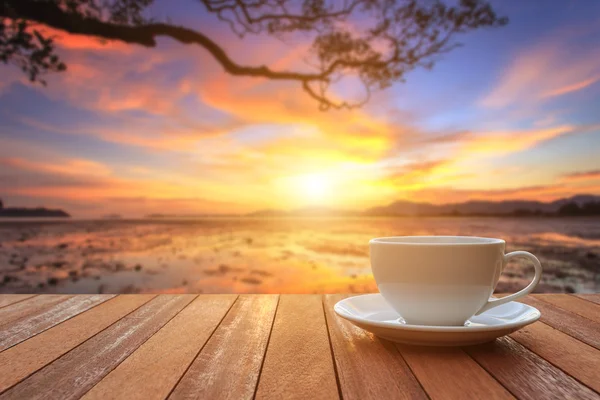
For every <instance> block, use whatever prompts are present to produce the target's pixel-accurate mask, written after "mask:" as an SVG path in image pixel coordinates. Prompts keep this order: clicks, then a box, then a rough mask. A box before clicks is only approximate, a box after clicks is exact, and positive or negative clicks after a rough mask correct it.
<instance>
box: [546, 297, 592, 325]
mask: <svg viewBox="0 0 600 400" xmlns="http://www.w3.org/2000/svg"><path fill="white" fill-rule="evenodd" d="M535 298H536V299H540V300H543V301H545V302H546V303H550V304H553V305H555V306H557V307H560V308H562V309H565V310H567V311H570V312H572V313H575V314H578V315H581V316H582V317H585V318H587V319H591V320H592V321H596V322H600V306H598V305H597V304H594V303H592V302H590V301H587V300H583V299H580V298H579V297H575V296H572V295H570V294H538V295H536V296H535Z"/></svg>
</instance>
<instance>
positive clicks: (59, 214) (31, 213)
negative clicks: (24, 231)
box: [0, 207, 71, 218]
mask: <svg viewBox="0 0 600 400" xmlns="http://www.w3.org/2000/svg"><path fill="white" fill-rule="evenodd" d="M40 217H54V218H70V217H71V216H70V215H69V214H68V213H66V212H65V211H63V210H50V209H48V208H42V207H40V208H17V207H9V208H2V209H0V218H40Z"/></svg>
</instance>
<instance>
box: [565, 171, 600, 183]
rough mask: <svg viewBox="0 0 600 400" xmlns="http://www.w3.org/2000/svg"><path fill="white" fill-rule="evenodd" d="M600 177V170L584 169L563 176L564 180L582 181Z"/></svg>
mask: <svg viewBox="0 0 600 400" xmlns="http://www.w3.org/2000/svg"><path fill="white" fill-rule="evenodd" d="M598 179H600V170H598V169H597V170H593V171H582V172H573V173H570V174H565V175H563V176H562V180H563V181H565V182H581V181H593V180H598Z"/></svg>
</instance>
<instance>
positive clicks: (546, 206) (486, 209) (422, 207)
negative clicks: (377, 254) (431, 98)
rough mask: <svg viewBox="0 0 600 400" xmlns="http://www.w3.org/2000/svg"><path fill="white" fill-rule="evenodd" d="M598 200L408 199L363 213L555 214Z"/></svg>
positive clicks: (589, 197)
mask: <svg viewBox="0 0 600 400" xmlns="http://www.w3.org/2000/svg"><path fill="white" fill-rule="evenodd" d="M597 202H600V196H593V195H577V196H573V197H570V198H566V199H560V200H555V201H553V202H549V203H543V202H540V201H529V200H508V201H497V202H494V201H483V200H471V201H466V202H462V203H449V204H431V203H415V202H411V201H404V200H402V201H396V202H393V203H391V204H389V205H387V206H381V207H373V208H370V209H368V210H366V211H365V212H364V213H363V214H364V215H369V216H383V215H397V216H400V215H406V216H418V215H423V216H426V215H431V216H434V215H515V214H520V215H526V214H542V215H543V214H557V213H558V212H559V210H560V209H561V207H563V206H565V205H567V204H575V205H577V206H579V207H583V206H584V205H585V204H589V203H597Z"/></svg>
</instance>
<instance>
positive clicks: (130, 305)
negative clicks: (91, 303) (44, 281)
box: [0, 295, 154, 393]
mask: <svg viewBox="0 0 600 400" xmlns="http://www.w3.org/2000/svg"><path fill="white" fill-rule="evenodd" d="M153 297H154V295H120V296H118V297H117V298H114V299H111V300H108V301H107V302H105V303H103V304H100V305H99V306H97V307H95V308H93V309H91V310H88V311H86V312H84V313H81V314H79V315H77V316H76V317H73V318H71V319H69V320H67V321H65V322H63V323H62V324H59V325H57V326H55V327H53V328H51V329H48V330H47V331H46V332H43V333H41V334H39V335H37V336H34V337H32V338H31V339H29V340H26V341H25V342H22V343H19V344H18V345H16V346H14V347H11V348H10V349H8V350H6V351H3V352H2V353H0V393H2V392H4V391H5V390H6V389H8V388H10V387H11V386H14V385H16V384H17V383H19V382H20V381H21V380H23V379H25V378H26V377H27V376H29V375H31V374H32V373H34V372H35V371H37V370H39V369H40V368H42V367H44V366H45V365H47V364H49V363H51V362H52V361H54V360H56V359H57V358H58V357H60V356H62V355H63V354H65V353H67V352H68V351H69V350H71V349H72V348H74V347H75V346H78V345H80V344H81V343H83V342H84V341H86V340H87V339H89V338H90V337H92V336H93V335H95V334H97V333H98V332H100V331H102V330H103V329H105V328H107V327H108V326H110V325H111V324H113V323H114V322H116V321H118V320H119V319H121V318H122V317H124V316H125V315H127V314H129V313H130V312H132V311H134V310H135V309H136V308H138V307H140V306H141V305H143V304H144V303H146V302H148V301H149V300H151V299H152V298H153Z"/></svg>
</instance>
